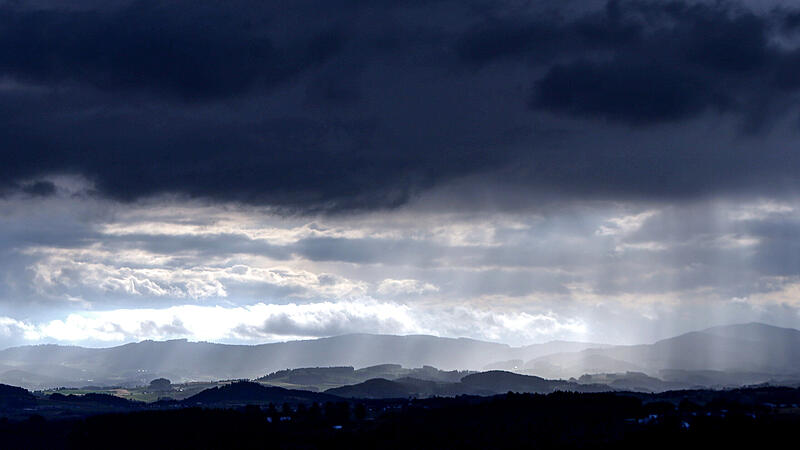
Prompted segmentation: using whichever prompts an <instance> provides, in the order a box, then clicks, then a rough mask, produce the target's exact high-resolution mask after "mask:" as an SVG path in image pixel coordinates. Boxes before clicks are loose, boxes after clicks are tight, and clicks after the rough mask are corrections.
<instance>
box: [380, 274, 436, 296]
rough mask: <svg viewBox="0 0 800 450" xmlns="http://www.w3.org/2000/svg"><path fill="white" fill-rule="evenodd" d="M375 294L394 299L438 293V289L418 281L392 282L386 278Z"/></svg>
mask: <svg viewBox="0 0 800 450" xmlns="http://www.w3.org/2000/svg"><path fill="white" fill-rule="evenodd" d="M376 292H377V293H378V294H379V295H386V296H390V297H394V296H398V295H423V294H429V293H432V292H439V288H437V287H436V286H434V285H433V284H431V283H424V282H422V281H419V280H393V279H391V278H387V279H385V280H383V281H381V283H380V284H379V285H378V289H377V291H376Z"/></svg>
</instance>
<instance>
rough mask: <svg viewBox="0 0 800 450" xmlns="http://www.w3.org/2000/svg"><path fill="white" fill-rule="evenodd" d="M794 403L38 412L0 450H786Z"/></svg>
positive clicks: (17, 425)
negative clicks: (49, 414) (84, 413)
mask: <svg viewBox="0 0 800 450" xmlns="http://www.w3.org/2000/svg"><path fill="white" fill-rule="evenodd" d="M798 403H800V390H798V389H792V388H775V387H763V388H752V389H737V390H730V391H706V390H696V391H672V392H667V393H663V394H657V395H651V394H634V393H594V394H587V393H569V392H557V393H552V394H548V395H537V394H513V393H509V394H505V395H498V396H494V397H471V396H461V397H457V398H431V399H425V400H401V399H398V400H369V401H358V400H353V401H329V402H325V403H311V404H308V405H306V404H297V405H291V404H289V403H286V404H283V405H261V406H257V405H246V406H239V407H233V408H200V407H175V408H173V409H153V410H137V411H130V412H117V413H105V414H95V415H89V416H86V417H82V418H76V417H72V418H66V419H59V418H47V419H45V418H44V417H43V416H41V415H38V414H35V415H32V416H30V417H28V418H24V419H8V418H4V419H0V447H2V448H8V449H14V448H25V449H36V448H41V449H60V448H75V449H101V448H102V449H107V448H132V449H133V448H135V449H149V448H170V449H175V448H246V449H272V448H279V449H280V448H354V449H360V448H364V449H375V448H381V449H418V448H436V449H441V448H475V449H484V448H623V449H625V448H631V449H632V448H637V449H650V448H671V449H681V448H706V449H711V448H745V447H749V448H784V447H786V446H789V447H793V446H794V445H796V442H797V432H798V430H800V409H798ZM0 416H2V412H1V411H0Z"/></svg>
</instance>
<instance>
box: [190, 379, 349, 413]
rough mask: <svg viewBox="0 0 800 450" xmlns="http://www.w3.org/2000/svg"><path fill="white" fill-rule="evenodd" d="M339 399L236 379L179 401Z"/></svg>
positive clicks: (230, 403)
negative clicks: (236, 380)
mask: <svg viewBox="0 0 800 450" xmlns="http://www.w3.org/2000/svg"><path fill="white" fill-rule="evenodd" d="M337 400H341V399H340V398H337V397H336V396H334V395H330V394H323V393H319V392H310V391H301V390H295V389H284V388H280V387H274V386H264V385H262V384H259V383H252V382H249V381H238V382H234V383H231V384H227V385H225V386H219V387H215V388H211V389H206V390H204V391H202V392H200V393H198V394H196V395H193V396H191V397H189V398H187V399H185V400H182V401H181V402H180V403H181V404H183V405H187V406H196V405H202V406H215V407H220V406H234V405H246V404H267V403H273V404H275V405H280V404H282V403H292V404H295V403H312V402H320V403H322V402H329V401H337Z"/></svg>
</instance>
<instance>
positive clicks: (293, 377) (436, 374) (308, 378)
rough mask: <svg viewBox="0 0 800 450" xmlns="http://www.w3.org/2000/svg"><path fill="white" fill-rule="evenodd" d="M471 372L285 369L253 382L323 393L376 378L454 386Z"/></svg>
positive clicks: (395, 366) (391, 366)
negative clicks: (453, 384)
mask: <svg viewBox="0 0 800 450" xmlns="http://www.w3.org/2000/svg"><path fill="white" fill-rule="evenodd" d="M471 373H475V372H472V371H466V370H450V371H444V370H439V369H437V368H435V367H431V366H424V367H421V368H414V369H409V368H405V367H403V366H401V365H399V364H380V365H377V366H371V367H364V368H362V369H355V368H353V367H306V368H300V369H286V370H279V371H277V372H273V373H271V374H269V375H265V376H263V377H260V378H257V379H256V380H255V381H258V382H260V383H264V384H270V385H273V386H280V387H285V388H291V389H305V390H312V391H323V390H326V389H330V388H334V387H339V386H345V385H352V384H357V383H362V382H364V381H367V380H370V379H375V378H382V379H386V380H396V379H398V378H415V379H418V380H427V381H438V382H450V383H455V382H458V381H461V378H462V377H464V376H466V375H469V374H471Z"/></svg>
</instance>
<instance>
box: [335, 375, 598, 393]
mask: <svg viewBox="0 0 800 450" xmlns="http://www.w3.org/2000/svg"><path fill="white" fill-rule="evenodd" d="M611 390H612V389H610V388H609V387H608V386H603V385H599V384H591V385H589V384H579V383H575V382H570V381H563V380H545V379H544V378H540V377H534V376H529V375H520V374H517V373H512V372H505V371H500V370H494V371H490V372H481V373H475V374H471V375H467V376H465V377H464V378H462V380H461V381H460V382H457V383H440V382H435V381H427V380H418V379H414V378H400V379H397V380H393V381H390V380H385V379H382V378H377V379H372V380H367V381H365V382H363V383H359V384H355V385H352V386H343V387H338V388H333V389H329V390H327V391H325V392H326V393H328V394H333V395H337V396H340V397H347V398H373V399H374V398H407V397H420V398H424V397H432V396H456V395H496V394H504V393H507V392H526V393H536V394H549V393H551V392H555V391H573V392H607V391H611Z"/></svg>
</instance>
